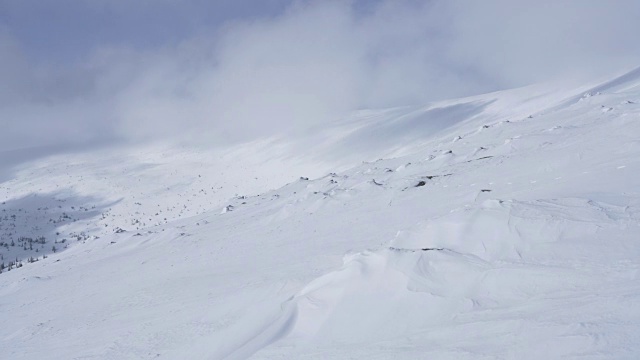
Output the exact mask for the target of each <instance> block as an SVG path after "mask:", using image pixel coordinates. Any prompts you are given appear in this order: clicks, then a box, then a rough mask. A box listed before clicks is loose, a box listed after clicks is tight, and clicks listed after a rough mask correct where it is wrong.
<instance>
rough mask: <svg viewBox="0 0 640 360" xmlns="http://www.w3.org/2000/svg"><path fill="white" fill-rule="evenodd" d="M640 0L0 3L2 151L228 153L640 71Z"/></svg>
mask: <svg viewBox="0 0 640 360" xmlns="http://www.w3.org/2000/svg"><path fill="white" fill-rule="evenodd" d="M639 18H640V2H639V1H637V0H615V1H606V2H605V1H600V0H566V1H551V0H540V1H512V0H486V1H470V0H466V1H463V0H432V1H429V0H424V1H419V0H352V1H348V0H344V1H342V0H326V1H305V0H300V1H293V0H216V1H206V0H183V1H178V0H136V1H123V0H58V1H55V2H53V1H36V0H0V151H6V150H15V149H20V148H27V147H38V146H49V147H51V146H53V147H55V146H61V145H64V146H71V145H73V146H76V145H86V146H90V145H92V144H104V143H109V142H115V141H117V142H134V143H139V142H144V141H156V140H161V139H175V138H180V139H182V140H185V141H193V142H194V143H198V144H208V145H213V146H216V145H220V144H227V143H230V142H238V141H245V140H250V139H252V138H256V137H260V136H268V135H273V134H277V133H281V132H284V131H296V130H300V129H304V128H306V127H309V126H317V125H321V124H322V123H324V122H329V121H334V120H336V119H338V118H340V117H342V116H344V115H345V114H348V113H350V112H352V111H354V110H358V109H363V108H385V107H395V106H406V105H416V104H425V103H428V102H430V101H434V100H439V99H444V98H452V97H462V96H468V95H474V94H480V93H485V92H490V91H495V90H500V89H507V88H513V87H518V86H523V85H527V84H531V83H536V82H541V81H548V80H550V79H555V78H558V77H584V78H585V79H589V78H593V77H594V76H599V75H602V74H608V73H616V72H620V71H623V70H625V69H630V68H633V67H635V66H640V45H638V41H637V34H640V22H638V21H637V19H639Z"/></svg>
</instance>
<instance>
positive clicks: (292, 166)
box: [0, 71, 640, 359]
mask: <svg viewBox="0 0 640 360" xmlns="http://www.w3.org/2000/svg"><path fill="white" fill-rule="evenodd" d="M162 149H166V148H162ZM141 151H142V150H138V151H137V152H136V153H135V156H134V155H132V154H131V150H126V151H125V150H120V151H119V152H118V151H115V150H114V151H112V152H110V153H108V154H107V153H105V152H104V151H103V152H94V153H90V154H80V155H74V157H71V156H61V157H58V158H47V159H42V160H39V161H38V162H35V163H31V164H27V165H24V166H23V167H22V168H21V169H20V170H19V171H18V172H16V174H15V176H13V177H12V179H11V180H9V181H6V182H5V183H3V184H2V191H3V192H4V196H5V197H6V199H7V200H6V201H5V205H4V206H7V205H11V204H20V205H19V206H18V205H11V206H10V208H11V209H13V210H12V211H14V212H20V211H18V210H16V209H24V208H27V207H28V208H29V209H32V208H33V207H34V206H35V205H33V204H39V203H38V201H36V200H34V199H35V198H40V197H45V198H46V197H48V199H49V200H47V201H49V202H50V201H57V200H59V199H65V200H67V201H71V200H70V199H76V202H74V204H76V205H73V206H74V208H75V207H77V206H82V212H83V213H86V214H87V215H86V216H84V217H82V218H80V219H78V220H77V221H76V222H68V221H67V222H64V223H60V224H57V223H56V224H55V226H53V225H52V226H50V227H49V228H47V229H48V230H47V231H49V232H52V231H59V232H61V233H65V232H71V231H74V232H78V231H85V232H86V234H87V236H98V238H87V239H86V240H84V241H80V242H78V241H75V242H74V246H69V247H68V248H67V249H66V250H65V251H62V252H58V253H56V254H52V255H49V257H48V258H46V259H43V260H40V261H38V262H36V263H33V264H28V266H23V267H21V268H19V269H13V270H11V271H9V272H7V271H5V272H4V273H2V274H0V313H1V314H2V319H1V321H2V324H3V326H2V327H0V349H1V353H2V355H3V357H4V356H6V357H7V358H15V359H40V358H57V359H80V358H83V359H88V358H95V359H123V358H131V359H147V358H149V359H150V358H167V359H184V358H194V359H223V358H230V359H243V358H248V357H251V358H255V359H274V358H283V359H291V358H300V359H302V358H304V359H316V358H317V359H327V358H331V359H341V358H344V359H347V358H381V359H382V358H385V359H386V358H395V359H416V358H437V359H447V358H450V359H480V358H513V359H516V358H517V359H540V358H590V359H591V358H603V359H604V358H607V359H609V358H616V359H635V358H638V356H640V345H638V342H637V339H638V338H640V305H639V304H640V277H639V276H640V275H639V272H638V270H639V269H640V265H639V263H638V259H639V258H640V247H639V246H638V245H639V244H638V236H637V234H638V231H639V230H640V221H639V220H640V208H639V205H640V197H639V195H640V193H639V191H638V189H640V187H639V186H638V185H639V184H640V183H639V182H638V180H637V179H638V178H640V170H639V165H640V160H639V159H640V71H634V72H631V73H629V74H626V75H624V76H622V77H620V78H617V79H614V80H611V81H608V82H603V83H602V84H594V85H590V86H583V87H573V88H567V87H565V88H560V87H553V86H550V85H541V86H535V87H529V88H524V89H516V90H512V91H506V92H500V93H494V94H487V95H482V96H477V97H473V98H466V99H458V100H451V101H443V102H438V103H434V104H429V105H427V106H424V107H420V108H401V109H390V110H379V111H362V112H360V113H358V114H355V115H353V116H352V117H350V118H348V119H343V120H341V121H339V122H336V123H334V124H328V125H327V126H325V127H323V128H322V129H314V130H313V131H311V132H310V133H309V134H304V135H301V136H300V137H299V138H297V139H295V140H291V139H288V138H282V139H271V140H269V141H265V142H259V143H253V144H252V145H246V146H244V147H240V148H237V149H232V150H226V151H225V153H224V154H222V153H221V152H215V153H214V152H209V153H207V152H204V151H195V150H192V149H181V150H176V149H175V148H172V149H171V150H170V151H171V152H170V153H168V152H167V153H165V154H164V155H160V154H162V151H163V150H159V149H158V148H148V149H147V150H145V151H146V152H145V153H142V152H141ZM166 151H169V150H166ZM101 154H102V155H101ZM104 154H107V155H104ZM98 156H102V157H101V158H99V157H98ZM362 160H365V161H362ZM349 164H351V165H349ZM276 166H278V167H276ZM221 169H224V170H221ZM199 175H200V176H199ZM301 176H305V177H304V178H301ZM306 177H309V179H307V178H306ZM256 178H258V179H256ZM285 181H289V183H288V184H287V185H284V186H282V187H279V186H278V184H279V183H284V182H285ZM58 187H60V188H61V189H60V190H58V189H57V188H58ZM34 194H35V195H34ZM236 194H238V195H245V196H234V195H236ZM134 196H135V198H134ZM187 199H188V200H189V201H187ZM47 203H48V202H47ZM137 203H139V204H137ZM90 204H91V205H92V206H93V205H95V206H96V208H95V209H94V208H93V207H92V206H91V207H90V206H89V205H90ZM185 205H186V207H185ZM136 207H139V210H136V209H138V208H136ZM42 208H43V207H42V206H41V210H39V211H40V212H43V214H46V216H51V215H50V213H51V209H52V208H53V207H52V206H48V209H47V210H42ZM156 208H159V209H161V210H162V211H163V213H162V215H155V214H156V213H155V212H154V211H155V209H156ZM36 209H37V207H36ZM84 209H88V210H86V211H85V210H84ZM109 209H110V210H109ZM187 209H188V210H187ZM7 211H9V210H7ZM136 211H137V212H138V213H139V214H136ZM105 214H106V215H105ZM143 214H144V218H143V216H142V215H143ZM158 214H160V213H159V211H158ZM165 214H168V215H165ZM46 216H45V217H46ZM137 216H140V218H143V220H146V219H150V220H146V221H144V223H143V224H140V223H132V219H138V218H137ZM78 217H79V216H78ZM164 217H167V220H164ZM18 218H19V217H18V216H17V217H16V220H15V221H18V220H17V219H18ZM22 219H25V220H23V222H24V225H23V226H25V228H27V230H29V229H28V225H29V224H32V221H33V220H30V219H32V218H28V217H23V218H22ZM5 221H6V220H3V223H2V224H3V225H4V224H5V223H6V222H5ZM105 224H106V225H107V226H106V227H105V226H104V225H105ZM16 226H19V225H16ZM92 226H93V227H92ZM116 227H120V228H122V229H125V230H128V231H125V232H114V229H115V228H116ZM103 228H106V229H108V231H107V230H104V229H103ZM27 230H25V231H27ZM3 251H6V250H3ZM25 251H26V250H25Z"/></svg>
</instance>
